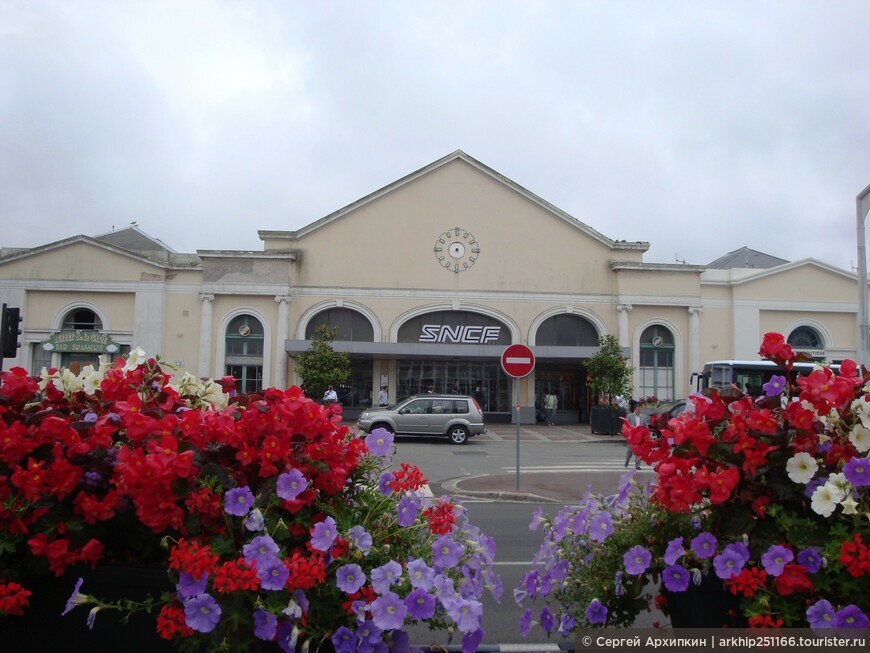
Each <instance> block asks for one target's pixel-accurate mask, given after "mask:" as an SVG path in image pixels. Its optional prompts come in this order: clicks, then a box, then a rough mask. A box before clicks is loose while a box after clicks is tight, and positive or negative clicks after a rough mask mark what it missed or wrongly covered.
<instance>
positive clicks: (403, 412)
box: [399, 408, 410, 415]
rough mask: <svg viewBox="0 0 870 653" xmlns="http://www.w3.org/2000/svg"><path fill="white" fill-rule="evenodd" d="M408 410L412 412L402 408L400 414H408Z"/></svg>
mask: <svg viewBox="0 0 870 653" xmlns="http://www.w3.org/2000/svg"><path fill="white" fill-rule="evenodd" d="M408 412H410V411H408V409H407V408H402V409H401V410H400V411H399V415H407V414H408Z"/></svg>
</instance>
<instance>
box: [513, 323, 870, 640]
mask: <svg viewBox="0 0 870 653" xmlns="http://www.w3.org/2000/svg"><path fill="white" fill-rule="evenodd" d="M760 353H761V355H762V356H764V357H766V358H769V359H770V360H772V361H774V362H776V363H777V364H778V365H780V367H781V369H782V374H780V375H776V376H774V377H773V378H772V379H771V380H770V382H769V383H768V384H766V385H765V387H764V390H765V395H764V396H763V397H761V398H759V399H753V398H752V397H748V396H744V395H743V394H742V393H741V392H739V391H738V390H737V389H736V388H729V389H725V390H723V391H721V392H717V391H715V390H714V391H711V392H708V393H706V394H705V395H704V396H696V397H693V398H692V403H693V410H690V411H688V412H686V413H683V414H681V415H680V416H678V417H676V418H674V419H672V420H671V421H670V423H669V424H668V428H665V429H662V431H661V437H653V436H652V435H651V434H650V431H649V429H648V428H647V427H646V426H639V427H632V426H630V425H628V424H625V425H624V426H623V434H624V435H625V436H626V439H627V440H628V442H629V446H630V447H631V449H632V451H633V452H634V453H635V455H636V456H637V457H638V458H639V459H641V460H643V461H644V462H645V463H647V464H648V465H650V466H653V467H654V468H655V472H656V478H655V481H654V483H653V484H652V485H651V486H649V487H646V488H642V487H639V486H638V485H637V484H636V483H634V482H633V480H632V477H633V474H628V475H626V476H625V477H624V479H623V481H622V484H621V486H620V490H621V491H620V493H619V494H618V495H617V496H614V497H601V496H592V495H588V496H586V497H585V498H584V500H583V501H582V502H581V503H580V504H579V505H577V506H570V507H566V508H564V509H563V510H562V511H560V512H559V513H558V514H556V515H555V516H553V517H546V518H544V517H540V516H539V517H538V518H536V519H535V520H534V521H533V523H532V527H533V528H538V527H540V526H541V525H543V528H544V542H543V545H542V547H541V551H540V553H539V554H538V557H537V564H536V566H535V568H533V569H532V570H531V571H529V572H528V573H527V574H526V575H525V577H524V579H523V581H522V583H521V584H520V586H519V587H518V588H517V589H516V591H515V595H516V597H517V600H518V601H519V602H520V603H521V604H523V603H525V602H527V601H534V600H542V601H543V603H544V606H543V608H536V609H534V610H533V609H532V608H529V609H528V610H527V611H526V613H525V615H524V619H523V624H522V627H523V630H524V631H526V632H527V631H528V629H529V628H530V627H531V626H532V625H534V624H537V625H539V626H540V627H542V628H543V629H544V630H547V631H551V630H556V631H559V632H561V633H563V634H567V633H569V632H572V631H573V630H574V629H575V628H578V627H581V626H582V627H588V626H613V625H623V626H624V625H630V624H631V623H632V622H633V621H634V619H635V618H636V617H637V615H638V614H639V613H640V612H641V611H644V610H648V609H649V608H650V606H651V605H652V602H653V601H655V604H656V605H657V606H659V607H660V608H662V610H663V611H664V612H665V614H668V604H667V600H666V599H665V597H664V596H663V595H662V594H659V593H658V592H657V591H656V592H653V591H650V587H656V586H664V588H665V589H666V590H667V592H668V593H670V594H671V595H673V594H675V593H676V594H679V593H681V592H685V591H687V589H688V588H689V587H690V586H697V585H699V584H701V583H702V581H703V582H705V583H711V582H712V583H713V584H715V585H718V586H719V587H720V588H722V589H723V590H724V591H727V592H728V593H730V594H731V595H732V596H733V597H736V598H737V599H739V604H738V605H739V609H738V613H739V615H740V616H742V618H744V619H745V620H746V622H748V624H749V625H750V626H758V627H770V626H777V627H778V626H784V627H806V626H810V627H812V628H825V627H841V628H867V627H868V626H870V618H868V614H870V592H868V590H870V585H868V578H870V549H868V544H870V519H868V517H870V514H868V511H870V507H868V503H870V501H868V495H870V492H868V486H870V458H868V455H867V453H868V451H870V395H868V391H870V373H867V372H866V371H863V370H859V369H858V368H857V366H856V365H855V364H854V363H853V362H851V361H844V362H843V363H842V365H841V366H840V369H839V373H838V374H834V373H833V372H832V371H831V370H830V369H829V368H826V367H822V366H820V367H819V368H818V369H816V370H814V371H813V372H812V373H810V374H808V375H807V376H805V377H797V376H795V375H794V374H793V373H792V366H793V364H794V362H795V361H796V360H797V358H796V356H795V355H794V353H793V352H792V350H791V348H790V347H789V346H788V345H787V344H786V343H785V341H784V339H783V337H782V336H781V335H780V334H773V333H771V334H767V335H766V336H765V338H764V342H763V344H762V346H761V350H760ZM705 579H706V580H705Z"/></svg>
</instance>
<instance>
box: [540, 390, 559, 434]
mask: <svg viewBox="0 0 870 653" xmlns="http://www.w3.org/2000/svg"><path fill="white" fill-rule="evenodd" d="M558 407H559V398H558V397H557V396H556V395H554V394H553V393H552V391H550V390H547V394H546V395H545V396H544V419H545V420H546V421H547V424H549V425H550V426H553V420H554V419H556V409H557V408H558Z"/></svg>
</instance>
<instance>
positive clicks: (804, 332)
mask: <svg viewBox="0 0 870 653" xmlns="http://www.w3.org/2000/svg"><path fill="white" fill-rule="evenodd" d="M788 344H790V345H791V346H792V347H793V348H794V349H824V347H825V343H824V341H823V340H822V339H821V337H819V333H818V331H816V330H815V329H814V328H812V327H808V326H799V327H798V328H797V329H795V330H794V331H792V332H791V333H790V334H789V335H788Z"/></svg>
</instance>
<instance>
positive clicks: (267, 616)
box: [253, 608, 278, 642]
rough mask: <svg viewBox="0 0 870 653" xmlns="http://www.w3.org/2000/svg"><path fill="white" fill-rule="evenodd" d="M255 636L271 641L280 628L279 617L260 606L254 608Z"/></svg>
mask: <svg viewBox="0 0 870 653" xmlns="http://www.w3.org/2000/svg"><path fill="white" fill-rule="evenodd" d="M253 616H254V637H256V638H257V639H262V640H265V641H267V642H271V641H272V640H273V639H275V633H276V632H277V630H278V618H277V617H276V616H275V615H273V614H272V613H271V612H268V611H266V610H263V609H262V608H258V609H257V610H254V615H253Z"/></svg>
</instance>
